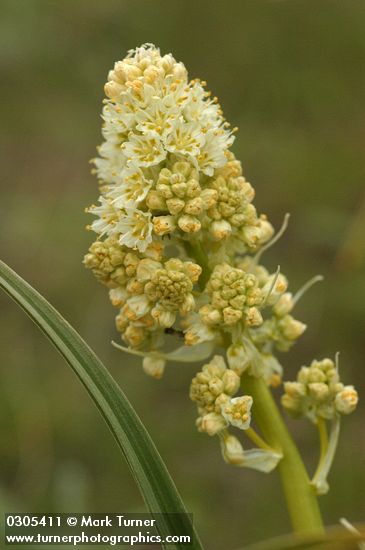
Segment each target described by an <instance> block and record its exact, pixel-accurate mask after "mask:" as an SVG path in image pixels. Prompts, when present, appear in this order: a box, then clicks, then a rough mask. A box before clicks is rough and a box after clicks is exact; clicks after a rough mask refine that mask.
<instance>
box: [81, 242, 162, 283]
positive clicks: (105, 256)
mask: <svg viewBox="0 0 365 550" xmlns="http://www.w3.org/2000/svg"><path fill="white" fill-rule="evenodd" d="M145 257H147V258H150V259H153V260H156V261H160V260H161V259H162V245H161V244H160V243H157V242H153V243H151V245H150V246H149V247H148V248H147V250H146V251H145ZM140 259H141V255H140V254H139V253H138V251H131V250H130V249H129V248H127V247H125V246H122V245H120V244H119V242H118V239H117V238H116V237H115V236H112V237H108V238H107V239H105V240H104V241H101V240H100V241H95V242H93V243H92V245H91V246H90V248H89V251H88V253H87V254H86V255H85V257H84V265H85V267H86V268H88V269H91V270H92V272H93V273H94V275H95V277H96V278H97V279H98V280H99V281H100V282H101V283H102V284H104V285H106V286H107V287H109V288H117V287H118V286H124V285H125V284H126V283H127V281H128V279H130V278H131V277H134V276H135V274H136V268H137V265H138V263H139V261H140Z"/></svg>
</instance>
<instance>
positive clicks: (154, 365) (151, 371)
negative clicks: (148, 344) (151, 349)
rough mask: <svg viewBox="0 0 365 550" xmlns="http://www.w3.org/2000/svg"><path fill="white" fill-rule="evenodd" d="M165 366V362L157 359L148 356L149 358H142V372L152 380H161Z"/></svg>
mask: <svg viewBox="0 0 365 550" xmlns="http://www.w3.org/2000/svg"><path fill="white" fill-rule="evenodd" d="M165 364H166V361H165V360H164V359H160V358H158V357H153V356H150V357H144V358H143V370H144V372H145V373H146V374H148V375H149V376H152V378H156V379H157V380H158V379H160V378H162V375H163V373H164V370H165Z"/></svg>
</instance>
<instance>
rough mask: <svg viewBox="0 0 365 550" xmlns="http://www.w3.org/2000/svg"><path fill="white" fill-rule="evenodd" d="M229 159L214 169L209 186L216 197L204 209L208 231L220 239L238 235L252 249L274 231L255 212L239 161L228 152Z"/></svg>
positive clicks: (247, 183)
mask: <svg viewBox="0 0 365 550" xmlns="http://www.w3.org/2000/svg"><path fill="white" fill-rule="evenodd" d="M229 157H230V160H229V161H228V162H227V164H225V165H224V166H223V167H222V168H219V169H218V170H216V171H215V174H214V178H212V180H211V181H209V182H208V184H207V186H208V188H209V189H210V190H211V191H212V192H214V193H215V200H214V201H212V205H211V206H210V207H209V208H208V210H207V217H208V224H206V225H207V226H208V229H209V232H210V234H211V236H212V237H213V239H214V240H217V241H220V240H222V239H225V238H227V237H229V236H230V235H231V234H232V233H234V235H235V236H236V237H237V236H239V237H240V240H241V241H242V245H245V246H246V247H247V249H249V250H254V249H255V248H257V247H258V246H260V245H261V244H263V243H264V242H266V241H267V240H268V239H269V238H270V237H271V236H272V234H273V228H272V226H271V224H270V223H269V222H268V221H267V220H266V218H265V216H261V217H260V218H259V217H258V216H257V212H256V208H255V207H254V206H253V204H251V203H252V200H253V199H254V196H255V191H254V189H253V187H252V186H251V184H250V183H249V182H248V181H246V180H245V178H244V177H243V176H242V169H241V163H240V162H239V161H238V160H236V159H235V158H234V155H233V154H230V155H229Z"/></svg>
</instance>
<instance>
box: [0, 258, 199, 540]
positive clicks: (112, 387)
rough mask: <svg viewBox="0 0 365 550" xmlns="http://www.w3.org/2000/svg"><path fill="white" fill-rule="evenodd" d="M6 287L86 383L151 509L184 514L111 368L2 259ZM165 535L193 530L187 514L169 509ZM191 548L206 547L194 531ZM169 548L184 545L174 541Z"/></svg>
mask: <svg viewBox="0 0 365 550" xmlns="http://www.w3.org/2000/svg"><path fill="white" fill-rule="evenodd" d="M0 288H2V289H3V290H4V291H5V292H6V293H7V294H8V295H9V296H10V297H11V298H12V299H13V300H14V301H15V302H16V303H17V304H18V305H19V306H20V307H21V308H22V309H23V310H24V311H25V312H26V313H27V315H29V317H30V318H31V319H32V320H33V321H34V323H35V324H36V325H37V326H38V327H39V328H40V329H41V330H42V332H43V333H44V334H45V335H46V336H47V337H48V338H49V339H50V340H51V342H52V343H53V344H54V346H55V347H56V348H57V350H58V351H59V352H60V353H61V355H62V356H63V357H64V358H65V359H66V361H67V363H68V364H69V365H70V367H71V368H72V369H73V371H74V372H75V374H76V375H77V376H78V378H79V379H80V381H81V382H82V384H83V385H84V386H85V388H86V390H87V391H88V393H89V395H90V397H91V398H92V400H93V401H94V403H95V404H96V406H97V407H98V409H99V411H100V413H101V415H102V416H103V418H104V420H105V421H106V423H107V424H108V426H109V428H110V430H111V432H112V433H113V435H114V437H115V439H116V441H117V443H118V445H119V447H120V449H121V450H122V453H123V455H124V457H125V459H126V461H127V463H128V466H129V468H130V470H131V472H132V475H133V477H134V479H135V481H136V483H137V485H138V487H139V490H140V492H141V494H142V496H143V499H144V501H145V503H146V506H147V508H148V510H149V511H150V512H152V513H160V514H185V513H186V509H185V506H184V504H183V502H182V500H181V497H180V495H179V493H178V491H177V489H176V487H175V484H174V482H173V480H172V478H171V476H170V474H169V472H168V470H167V468H166V466H165V464H164V462H163V460H162V458H161V456H160V455H159V453H158V451H157V449H156V447H155V445H154V443H153V441H152V439H151V437H150V436H149V434H148V432H147V430H146V429H145V427H144V425H143V424H142V422H141V420H140V419H139V417H138V415H137V414H136V412H135V411H134V409H133V407H132V405H131V404H130V403H129V401H128V399H127V398H126V396H125V395H124V393H123V392H122V390H121V389H120V387H119V386H118V384H117V383H116V382H115V380H114V378H113V377H112V376H111V374H110V373H109V371H108V370H107V369H106V368H105V366H104V365H103V363H102V362H101V361H100V359H98V357H97V356H96V355H95V353H94V352H93V351H92V350H91V348H90V347H89V346H88V345H87V344H86V343H85V342H84V340H83V339H82V338H81V336H80V335H79V334H78V333H77V332H76V331H75V329H73V328H72V327H71V325H70V324H69V323H68V322H67V321H66V320H65V319H64V318H63V317H62V316H61V315H60V314H59V313H58V311H56V309H55V308H54V307H53V306H51V305H50V304H49V303H48V302H47V300H46V299H45V298H43V296H41V295H40V294H39V293H38V292H37V291H36V290H34V288H32V287H31V286H30V285H29V284H28V283H27V282H25V281H24V280H23V279H22V278H21V277H20V276H19V275H17V273H15V272H14V271H13V270H12V269H10V268H9V267H8V266H7V265H6V264H5V263H4V262H2V261H1V260H0ZM157 523H159V524H160V535H161V536H162V537H163V538H165V537H166V536H167V535H173V534H177V533H180V534H183V533H184V532H186V533H189V532H190V531H191V526H190V520H189V517H188V516H186V515H170V516H166V517H164V519H163V520H162V518H161V519H160V520H159V521H158V522H157ZM193 538H194V540H193V544H192V546H191V548H194V549H196V550H199V549H201V548H202V546H201V543H200V541H199V538H198V536H197V534H196V532H195V531H194V537H193ZM167 546H168V548H182V545H180V544H179V543H176V544H171V543H169V544H168V545H167Z"/></svg>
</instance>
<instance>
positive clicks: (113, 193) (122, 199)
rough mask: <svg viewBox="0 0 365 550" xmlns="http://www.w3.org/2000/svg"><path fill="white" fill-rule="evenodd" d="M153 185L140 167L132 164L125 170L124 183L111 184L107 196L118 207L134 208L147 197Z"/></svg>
mask: <svg viewBox="0 0 365 550" xmlns="http://www.w3.org/2000/svg"><path fill="white" fill-rule="evenodd" d="M151 186H152V180H151V179H148V178H147V177H146V176H145V174H144V173H143V171H142V170H141V169H140V168H138V167H137V166H134V165H133V164H131V165H129V166H128V167H127V168H126V170H125V171H124V172H123V181H122V183H121V184H120V185H113V186H111V187H110V188H109V190H108V192H107V197H108V199H110V200H111V204H112V205H113V206H114V207H116V208H121V209H123V208H133V207H137V205H138V204H139V203H141V202H142V201H143V200H144V199H145V198H146V195H147V193H148V191H149V190H150V188H151Z"/></svg>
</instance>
